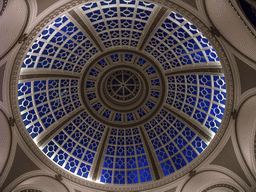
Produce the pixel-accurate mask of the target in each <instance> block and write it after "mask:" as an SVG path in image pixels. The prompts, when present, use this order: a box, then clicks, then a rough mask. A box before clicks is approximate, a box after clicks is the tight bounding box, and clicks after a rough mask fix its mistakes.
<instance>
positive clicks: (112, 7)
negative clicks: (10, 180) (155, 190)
mask: <svg viewBox="0 0 256 192" xmlns="http://www.w3.org/2000/svg"><path fill="white" fill-rule="evenodd" d="M33 41H34V42H33V43H32V44H30V45H29V46H30V47H29V48H28V49H27V50H28V51H27V53H26V55H25V57H24V59H23V63H22V66H21V67H20V72H19V80H18V86H17V96H18V106H19V111H20V116H21V119H22V121H23V127H25V129H26V130H27V133H26V134H29V135H30V137H31V139H33V141H34V143H35V144H36V145H37V146H38V147H39V148H40V150H41V151H42V152H43V153H44V156H47V157H48V158H49V159H50V160H51V161H52V162H53V163H54V164H55V165H57V167H58V166H59V167H61V168H62V169H63V170H65V171H67V172H68V173H71V175H74V176H77V177H79V178H81V179H85V180H88V181H95V182H98V183H106V184H143V183H147V182H152V181H156V180H161V179H163V178H165V177H171V176H172V175H175V174H177V173H181V170H183V171H184V170H185V169H186V168H188V167H190V165H192V164H193V162H196V160H197V159H198V156H200V154H202V153H204V150H205V149H206V148H207V146H208V145H212V143H211V141H212V140H213V138H214V136H215V134H216V133H217V132H218V130H219V128H220V124H221V122H222V119H223V116H224V111H225V105H226V98H227V95H226V88H227V86H226V81H225V76H224V70H223V68H222V65H221V63H220V60H219V57H218V55H217V53H216V51H215V50H214V48H213V47H212V45H211V43H210V42H209V40H208V39H207V38H206V37H205V36H204V35H203V34H202V32H200V30H199V29H198V28H197V27H196V26H195V25H193V24H192V23H191V22H189V21H188V20H187V19H185V18H184V17H182V16H181V15H179V14H177V13H176V12H174V11H173V10H171V9H167V8H166V7H164V6H162V5H160V4H153V3H149V2H144V1H135V0H106V1H97V2H91V3H86V4H83V5H79V6H76V7H75V8H73V9H72V10H69V11H68V12H66V13H64V14H63V15H61V16H59V17H58V18H55V19H54V21H51V22H50V23H49V24H48V25H47V26H46V27H44V29H43V30H41V32H40V34H38V35H37V36H36V37H35V38H34V40H33ZM31 139H30V140H31ZM41 156H42V155H41ZM194 160H195V161H194Z"/></svg>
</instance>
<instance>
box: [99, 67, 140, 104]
mask: <svg viewBox="0 0 256 192" xmlns="http://www.w3.org/2000/svg"><path fill="white" fill-rule="evenodd" d="M144 79H145V78H144ZM103 82H104V83H101V84H102V86H101V90H102V91H103V94H104V95H105V96H106V99H107V100H109V101H110V102H111V104H112V103H113V104H114V105H117V107H119V108H120V107H123V106H126V107H128V106H131V105H132V103H135V102H137V101H138V100H139V99H140V96H141V95H142V94H143V87H145V85H144V84H145V83H143V82H142V79H141V77H140V75H139V74H137V73H136V72H135V71H134V70H131V68H126V67H124V66H122V67H120V68H117V69H115V70H114V71H112V70H111V72H110V74H108V75H107V77H106V78H104V79H103Z"/></svg>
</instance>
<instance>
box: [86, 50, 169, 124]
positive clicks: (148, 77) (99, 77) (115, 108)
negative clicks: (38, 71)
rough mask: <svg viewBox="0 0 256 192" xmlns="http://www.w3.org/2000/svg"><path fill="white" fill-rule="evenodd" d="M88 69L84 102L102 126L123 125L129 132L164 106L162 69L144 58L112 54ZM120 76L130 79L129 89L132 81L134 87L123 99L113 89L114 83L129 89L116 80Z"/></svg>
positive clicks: (126, 53)
mask: <svg viewBox="0 0 256 192" xmlns="http://www.w3.org/2000/svg"><path fill="white" fill-rule="evenodd" d="M103 63H104V67H102V65H103ZM142 63H143V64H142ZM86 69H87V70H85V73H84V75H83V78H82V82H83V83H81V86H82V87H81V90H84V91H82V92H81V94H82V100H83V102H84V106H85V107H86V108H87V110H88V111H89V112H90V114H92V115H93V116H94V118H96V119H98V120H99V121H100V122H103V123H105V124H108V125H110V126H112V127H118V126H120V125H121V124H122V127H127V128H129V127H131V126H138V125H139V124H142V123H145V122H146V119H148V118H151V117H152V116H154V115H155V114H156V112H157V111H158V110H159V109H160V108H161V106H162V104H163V102H164V97H165V85H166V83H165V78H164V75H163V73H162V71H161V69H160V68H159V66H158V65H157V64H156V63H155V62H154V61H153V60H152V59H151V58H150V57H148V56H146V55H144V54H141V53H138V52H136V51H132V50H127V49H120V50H119V51H109V52H106V53H105V54H103V55H101V56H100V57H98V58H96V59H95V60H94V61H92V62H91V64H90V65H88V66H87V68H86ZM119 75H120V78H122V77H124V76H127V78H128V79H127V80H128V81H127V86H129V83H131V82H129V80H133V83H134V86H133V89H134V90H133V91H131V92H130V91H129V92H128V95H126V96H122V97H120V95H118V94H117V93H115V92H114V91H113V87H114V86H112V87H111V85H110V83H112V82H113V80H115V81H116V83H117V85H118V86H119V87H120V89H123V87H122V84H124V88H125V87H126V84H125V83H122V79H120V81H118V80H117V79H116V77H117V76H119ZM123 75H124V76H123ZM129 76H130V77H131V78H129ZM155 84H156V85H155ZM152 85H153V86H152ZM118 86H116V87H115V88H117V87H118ZM123 90H124V89H123ZM116 92H118V90H116ZM120 94H122V92H120Z"/></svg>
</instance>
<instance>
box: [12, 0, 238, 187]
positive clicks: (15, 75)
mask: <svg viewBox="0 0 256 192" xmlns="http://www.w3.org/2000/svg"><path fill="white" fill-rule="evenodd" d="M148 1H150V2H152V3H155V1H153V0H148ZM86 2H88V1H86V0H74V1H72V2H69V3H66V4H64V5H63V6H61V7H59V8H57V9H56V10H55V11H53V12H51V13H50V14H49V15H48V16H46V17H45V18H44V19H43V20H42V21H40V22H39V23H38V25H36V27H35V28H34V29H33V30H32V31H31V32H30V33H29V35H28V39H27V40H26V41H24V43H23V44H22V45H21V47H20V49H19V51H18V54H17V56H16V58H15V61H14V64H13V68H12V73H11V77H10V100H11V109H12V113H13V116H14V118H15V123H16V125H17V128H18V130H19V132H20V134H21V135H22V137H23V139H24V140H25V141H26V143H27V145H28V147H29V148H30V149H31V150H32V151H33V152H34V154H35V155H36V156H37V157H38V158H39V159H40V160H41V161H42V162H43V163H45V165H47V166H48V167H50V168H51V169H52V170H53V171H55V172H57V173H59V174H61V175H62V176H64V177H65V178H67V179H69V180H71V181H73V182H76V183H78V184H81V185H84V186H87V187H90V188H95V189H100V190H107V191H138V190H146V189H151V188H156V187H160V186H163V185H165V184H168V183H170V182H172V181H174V180H177V179H178V178H180V177H182V176H184V175H186V174H187V173H189V172H190V171H191V170H193V169H195V168H196V167H197V166H198V165H200V164H201V163H202V162H203V161H204V160H205V159H206V158H207V157H208V156H209V155H210V154H211V152H212V151H213V150H214V149H215V147H216V146H217V144H218V143H219V141H220V140H221V138H222V137H223V135H224V133H225V131H226V129H227V125H228V122H229V120H230V117H231V111H232V109H233V102H234V99H233V96H234V95H233V91H234V86H233V76H232V71H231V67H230V64H229V61H228V57H227V55H226V53H225V51H224V49H223V48H222V46H221V44H220V42H219V41H218V39H217V38H216V37H215V36H214V35H212V34H211V32H210V30H209V28H208V27H207V26H206V25H205V24H204V23H203V22H202V21H201V20H200V19H198V18H197V17H196V16H195V15H193V14H192V13H191V12H189V11H187V10H185V9H184V8H182V7H181V6H179V5H177V4H176V3H173V2H169V1H164V2H160V3H159V2H157V3H159V4H161V5H162V6H165V7H167V8H168V9H171V10H173V11H175V12H177V13H179V14H180V15H182V16H184V17H185V18H186V19H188V20H189V21H190V22H192V23H193V24H194V25H195V26H196V27H197V28H198V29H199V30H200V31H201V32H202V33H203V34H204V35H205V36H206V37H207V39H208V40H209V41H210V43H211V44H212V46H213V47H214V49H215V51H216V53H217V54H218V56H219V59H220V61H221V64H222V67H223V69H224V73H225V78H226V83H227V103H226V108H225V113H224V117H223V119H222V123H221V125H220V127H219V130H218V132H217V134H216V135H215V137H214V139H213V140H212V142H211V144H210V145H209V146H208V147H207V149H206V150H205V151H204V152H203V153H202V154H201V155H200V158H197V159H196V160H194V161H193V162H192V163H191V165H190V166H187V167H186V168H184V169H182V171H178V172H177V174H173V175H170V176H166V177H164V178H163V179H161V180H158V181H154V182H148V183H145V184H140V186H138V185H134V186H133V185H130V186H128V187H127V186H122V185H121V186H114V187H113V185H107V184H106V185H102V184H97V183H95V182H90V181H86V180H83V179H80V178H78V177H76V176H74V175H72V174H70V173H69V172H67V171H65V170H63V169H62V168H60V167H58V166H56V165H55V164H54V163H53V162H52V161H51V160H50V159H48V158H47V157H46V156H45V155H44V154H43V153H42V151H41V150H40V149H39V148H38V147H37V146H36V144H35V143H34V142H33V140H32V139H31V137H30V136H29V134H28V133H27V131H26V129H25V127H24V123H23V121H22V118H21V115H20V112H19V105H18V101H17V82H18V80H19V71H20V67H21V63H22V61H23V59H24V57H25V54H26V52H27V51H28V49H29V46H30V45H31V43H32V42H33V40H34V39H35V38H36V37H37V35H38V33H39V32H40V31H41V30H42V29H43V28H44V27H45V26H46V24H48V23H50V22H51V21H52V20H53V19H54V18H56V17H57V16H59V15H61V14H63V13H64V12H66V11H68V10H70V9H71V8H74V7H76V6H79V5H81V4H84V3H86Z"/></svg>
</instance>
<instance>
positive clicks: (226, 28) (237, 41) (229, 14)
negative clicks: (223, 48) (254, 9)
mask: <svg viewBox="0 0 256 192" xmlns="http://www.w3.org/2000/svg"><path fill="white" fill-rule="evenodd" d="M205 7H206V11H207V14H208V16H209V18H210V20H211V22H212V24H213V25H214V26H215V27H216V28H217V30H218V31H219V32H220V34H221V37H222V38H224V39H225V40H226V41H227V42H229V43H230V44H232V45H233V46H234V47H235V48H236V49H238V50H239V51H241V52H242V53H243V54H244V55H246V56H247V57H249V58H252V59H254V60H256V54H255V50H256V39H255V37H254V36H253V35H252V34H251V33H250V31H249V30H248V29H247V28H246V26H245V25H244V24H243V23H242V22H241V19H240V18H239V17H238V15H237V13H236V11H235V10H234V8H232V6H231V4H230V3H229V1H228V0H206V1H205Z"/></svg>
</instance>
